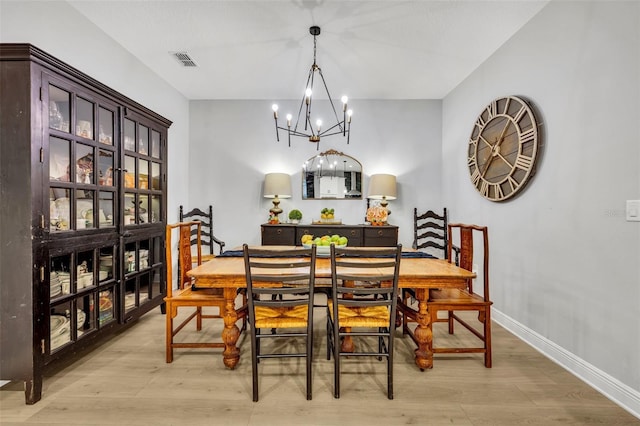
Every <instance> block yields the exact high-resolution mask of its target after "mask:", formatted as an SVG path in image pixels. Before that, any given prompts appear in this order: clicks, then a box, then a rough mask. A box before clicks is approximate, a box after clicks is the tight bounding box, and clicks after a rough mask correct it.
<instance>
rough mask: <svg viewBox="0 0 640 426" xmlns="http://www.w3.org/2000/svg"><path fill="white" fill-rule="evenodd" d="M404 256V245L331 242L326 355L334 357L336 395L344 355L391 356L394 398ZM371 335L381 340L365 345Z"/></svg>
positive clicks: (337, 395)
mask: <svg viewBox="0 0 640 426" xmlns="http://www.w3.org/2000/svg"><path fill="white" fill-rule="evenodd" d="M401 255H402V245H401V244H398V245H397V247H384V248H375V249H371V248H369V249H363V248H336V247H335V245H333V244H332V245H331V288H332V293H331V297H330V298H329V299H328V300H327V359H331V356H333V360H334V388H333V396H334V397H335V398H340V371H341V365H340V361H341V358H342V357H346V356H348V357H371V356H373V357H377V358H378V359H383V358H386V360H387V397H388V398H389V399H393V341H394V334H395V329H396V321H395V318H396V305H397V299H398V295H397V292H398V275H399V272H400V258H401ZM371 338H374V339H376V340H377V345H375V347H376V349H374V348H373V347H371V346H367V343H370V342H369V341H370V340H371ZM351 339H356V340H357V341H355V342H353V343H354V344H356V345H357V347H358V348H359V349H357V350H356V349H355V346H353V345H350V344H345V343H346V342H345V341H349V340H351ZM367 340H369V341H367ZM347 348H348V350H347ZM352 348H353V350H351V349H352Z"/></svg>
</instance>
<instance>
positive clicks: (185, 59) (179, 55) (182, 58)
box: [170, 52, 198, 67]
mask: <svg viewBox="0 0 640 426" xmlns="http://www.w3.org/2000/svg"><path fill="white" fill-rule="evenodd" d="M170 53H171V54H172V55H173V57H174V58H176V59H177V60H178V61H179V62H180V63H181V64H182V66H183V67H197V66H198V65H196V63H195V62H194V61H193V59H191V57H190V56H189V54H188V53H187V52H170Z"/></svg>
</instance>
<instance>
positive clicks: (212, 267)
mask: <svg viewBox="0 0 640 426" xmlns="http://www.w3.org/2000/svg"><path fill="white" fill-rule="evenodd" d="M260 248H269V249H276V250H278V249H280V250H283V249H291V248H293V247H291V246H260ZM300 249H302V248H301V247H300ZM232 252H235V253H239V254H237V255H222V256H216V257H214V258H213V259H211V260H209V261H207V262H205V263H203V264H201V265H199V266H197V267H195V268H193V269H192V270H190V271H188V272H187V275H189V276H190V277H192V278H195V282H196V285H197V287H212V288H229V287H235V288H240V287H246V280H245V266H244V258H243V256H242V255H241V251H240V250H234V251H232ZM406 253H407V256H406V257H405V256H403V257H402V259H401V261H400V273H399V279H398V286H399V287H401V288H402V287H409V288H447V287H451V288H459V287H460V281H461V280H462V281H466V280H468V279H472V278H475V277H476V275H475V273H473V272H471V271H468V270H466V269H463V268H460V267H458V266H456V265H455V264H454V263H450V262H449V261H447V260H443V259H435V258H432V257H417V256H414V255H412V254H415V253H416V252H415V251H407V252H406ZM279 260H280V261H281V260H282V258H279ZM263 261H265V262H269V258H264V259H263ZM363 261H367V259H366V258H364V259H363ZM370 261H373V258H372V259H370ZM274 273H278V271H277V269H276V270H274ZM315 277H316V281H317V282H316V285H317V286H322V285H327V286H330V284H331V282H330V278H331V260H330V259H329V257H321V256H318V257H317V258H316V269H315ZM363 279H366V276H363Z"/></svg>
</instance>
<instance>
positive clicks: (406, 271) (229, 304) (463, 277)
mask: <svg viewBox="0 0 640 426" xmlns="http://www.w3.org/2000/svg"><path fill="white" fill-rule="evenodd" d="M261 247H262V248H267V247H268V248H272V249H285V248H288V249H291V247H289V246H261ZM233 252H235V253H236V255H228V254H226V253H225V255H223V256H217V257H215V258H213V259H211V260H209V261H207V262H206V263H203V264H202V265H199V266H197V267H195V268H194V269H192V270H191V271H189V272H187V274H188V275H189V276H190V277H192V278H194V286H195V287H196V288H222V289H223V293H224V298H225V300H226V307H225V312H224V313H223V320H224V329H223V331H222V340H223V342H224V344H225V348H224V351H223V353H222V356H223V362H224V364H225V366H227V367H228V368H230V369H233V368H235V366H236V365H237V364H238V361H239V360H240V350H239V348H238V347H237V346H236V343H237V342H238V339H239V337H240V329H239V328H238V326H237V324H236V323H237V321H238V318H239V314H240V313H241V310H242V309H246V308H244V307H243V308H237V307H236V299H237V295H238V289H240V288H245V287H246V280H245V268H244V258H243V257H242V256H241V251H233ZM411 254H412V253H411V252H408V253H407V255H406V257H405V256H403V258H402V259H401V261H400V274H399V278H398V287H399V288H412V289H414V290H415V299H416V300H417V303H418V308H417V310H416V311H415V318H416V322H417V325H416V329H415V331H414V332H413V334H414V340H415V342H416V344H417V346H418V347H417V349H416V350H415V363H416V365H417V366H418V367H419V368H420V370H424V369H427V368H432V367H433V351H432V348H433V346H432V344H433V333H432V329H431V326H432V324H431V317H430V315H429V313H428V307H427V299H428V297H429V289H431V288H465V287H466V285H467V280H469V279H472V278H475V276H476V275H475V273H473V272H471V271H468V270H466V269H463V268H459V267H457V266H456V265H455V264H453V263H449V262H448V261H447V260H442V259H434V258H426V257H415V256H413V255H411ZM413 254H415V252H413ZM272 271H273V273H275V274H277V273H278V271H277V269H274V270H272ZM315 277H316V287H317V288H322V287H331V261H330V259H329V258H327V257H318V258H317V260H316V271H315ZM363 280H366V276H363ZM398 304H399V305H400V307H399V309H411V308H408V307H407V306H404V302H403V300H402V298H401V297H399V300H398Z"/></svg>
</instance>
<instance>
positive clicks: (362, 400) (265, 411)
mask: <svg viewBox="0 0 640 426" xmlns="http://www.w3.org/2000/svg"><path fill="white" fill-rule="evenodd" d="M315 315H316V321H315V324H316V326H315V332H316V334H315V344H314V348H315V350H314V357H315V359H314V362H313V368H314V371H313V380H314V383H313V400H312V401H307V400H306V399H305V394H304V392H305V391H304V389H305V383H304V380H305V379H304V360H302V359H283V360H266V361H264V362H262V363H261V364H260V401H259V402H257V403H254V402H252V401H251V363H250V361H249V358H248V356H247V355H248V354H249V351H250V345H249V340H248V338H246V337H241V338H240V341H239V345H240V348H241V351H242V352H243V353H244V356H243V357H242V358H241V361H240V364H239V365H238V367H237V368H236V369H235V370H233V371H231V370H228V369H226V368H225V367H224V365H223V364H222V359H221V355H220V353H221V352H220V350H213V349H212V350H206V349H205V350H202V349H200V350H189V349H182V350H178V351H177V352H176V354H175V359H174V362H173V363H172V364H166V363H165V355H164V324H165V323H164V315H162V314H161V313H160V311H159V309H156V310H154V311H152V312H150V313H149V314H147V315H146V316H144V317H143V318H141V319H140V320H139V321H138V323H137V324H134V325H133V327H131V328H130V329H128V330H127V331H126V332H124V333H121V334H119V335H116V336H114V337H113V338H112V339H110V340H109V341H108V342H105V343H103V344H102V345H100V346H98V347H96V348H95V349H93V350H91V351H88V352H85V353H84V354H82V356H81V357H78V358H77V359H75V360H74V361H75V362H72V363H71V362H64V363H59V364H58V365H56V368H54V369H51V370H52V371H51V372H50V373H49V374H48V375H47V376H46V377H45V381H44V390H43V398H42V400H41V401H40V402H38V403H37V404H35V405H32V406H28V405H25V404H24V392H23V390H22V384H21V383H10V384H8V385H6V386H4V387H3V388H2V390H1V391H0V424H2V425H3V426H9V425H45V424H46V425H301V424H305V425H307V424H308V425H346V424H349V425H400V424H420V425H445V424H446V425H519V424H526V425H560V424H562V425H594V424H601V425H639V424H640V420H639V419H637V418H635V417H634V416H632V415H631V414H629V413H628V412H626V411H625V410H623V409H622V408H620V407H619V406H617V405H616V404H614V403H613V402H611V401H610V400H608V399H607V398H605V397H604V396H603V395H601V394H600V393H598V392H596V391H595V390H593V389H592V388H591V387H589V386H588V385H587V384H585V383H583V382H582V381H580V380H579V379H577V378H576V377H574V376H573V375H572V374H570V373H569V372H567V371H565V370H564V369H562V368H561V367H559V366H558V365H556V364H555V363H553V362H552V361H550V360H548V359H547V358H545V357H544V356H542V355H541V354H539V353H538V352H537V351H536V350H534V349H532V348H531V347H529V346H528V345H527V344H525V343H523V342H522V341H520V340H519V339H517V338H516V337H514V336H513V335H511V334H510V333H509V332H507V331H506V330H505V329H503V328H501V327H500V326H498V325H496V324H494V327H493V345H494V355H493V368H491V369H486V368H484V366H483V361H482V356H481V355H479V354H473V355H452V356H442V355H440V356H437V357H436V359H435V362H434V368H433V369H432V370H428V371H424V372H420V371H419V370H418V369H417V368H416V367H415V364H414V363H413V349H414V346H413V344H412V343H411V341H410V340H409V339H408V338H402V336H401V334H400V332H398V333H399V334H398V336H399V338H398V339H396V351H395V369H394V372H395V380H394V388H395V399H394V400H392V401H390V400H388V399H387V396H386V369H385V365H384V363H383V362H379V361H377V360H375V359H362V358H359V359H357V360H350V359H348V360H346V361H345V362H344V363H343V365H344V367H343V375H342V386H341V398H340V399H338V400H336V399H334V398H333V396H332V395H333V394H332V391H333V361H327V360H326V341H325V328H324V327H325V325H324V319H325V316H324V315H325V314H324V311H323V310H322V309H316V313H315ZM207 324H208V325H207V330H206V333H205V334H203V336H207V334H208V335H211V334H215V335H216V336H219V335H220V331H221V328H222V326H221V323H220V322H219V321H212V320H210V321H209V322H208V323H207ZM436 327H437V328H436V330H435V331H434V333H435V337H434V339H435V341H436V342H437V341H438V340H439V339H444V338H451V336H448V335H446V331H445V330H444V328H443V327H444V324H437V325H436ZM193 328H195V326H193ZM454 358H455V359H454Z"/></svg>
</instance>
